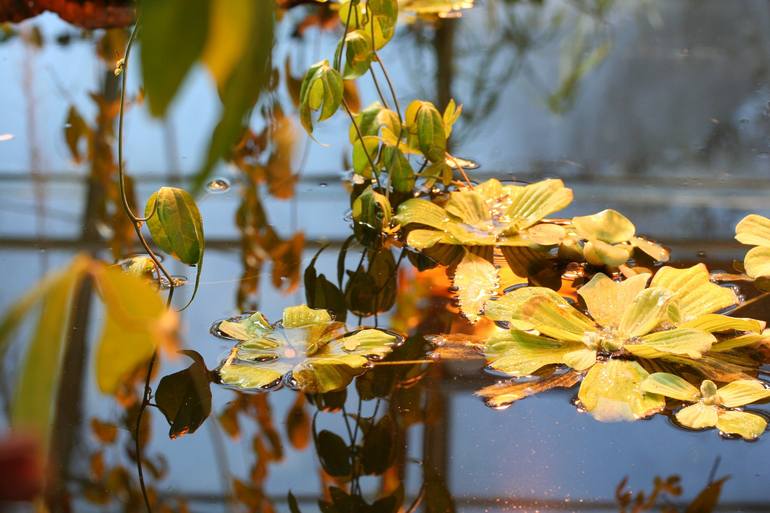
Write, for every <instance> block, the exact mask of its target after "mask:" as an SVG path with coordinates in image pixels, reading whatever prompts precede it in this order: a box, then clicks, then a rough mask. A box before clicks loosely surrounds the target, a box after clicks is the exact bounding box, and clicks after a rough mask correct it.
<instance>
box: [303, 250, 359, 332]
mask: <svg viewBox="0 0 770 513" xmlns="http://www.w3.org/2000/svg"><path fill="white" fill-rule="evenodd" d="M323 249H324V248H321V249H319V250H318V252H317V253H316V254H315V256H314V257H313V259H312V260H311V261H310V264H308V266H307V268H305V280H304V281H305V299H306V300H307V304H308V306H309V307H310V308H322V309H325V310H329V311H330V312H331V313H332V314H334V318H335V319H336V320H338V321H340V322H345V319H346V317H347V313H348V309H347V306H346V304H345V296H344V295H343V294H342V292H341V291H340V289H338V288H337V286H336V285H334V284H333V283H332V282H330V281H329V280H328V279H326V276H325V275H324V274H318V272H317V271H316V269H315V263H316V260H318V256H319V255H320V254H321V251H323Z"/></svg>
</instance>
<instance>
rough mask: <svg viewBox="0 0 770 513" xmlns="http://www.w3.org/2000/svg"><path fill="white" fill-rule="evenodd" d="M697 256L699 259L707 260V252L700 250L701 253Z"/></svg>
mask: <svg viewBox="0 0 770 513" xmlns="http://www.w3.org/2000/svg"><path fill="white" fill-rule="evenodd" d="M695 255H696V256H697V257H698V258H706V252H705V251H703V250H700V251H698V252H697V253H695Z"/></svg>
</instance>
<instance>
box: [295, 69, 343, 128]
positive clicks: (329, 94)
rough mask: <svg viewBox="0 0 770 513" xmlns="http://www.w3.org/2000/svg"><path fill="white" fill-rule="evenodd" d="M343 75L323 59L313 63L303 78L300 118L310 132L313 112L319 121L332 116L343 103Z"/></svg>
mask: <svg viewBox="0 0 770 513" xmlns="http://www.w3.org/2000/svg"><path fill="white" fill-rule="evenodd" d="M342 92H343V85H342V76H341V75H340V74H339V72H338V71H337V70H335V69H334V68H332V67H331V66H330V65H329V61H328V60H323V61H320V62H317V63H316V64H314V65H312V66H311V67H310V68H309V69H308V70H307V73H306V74H305V78H304V79H303V80H302V86H301V87H300V92H299V102H300V104H299V119H300V121H301V122H302V126H303V127H305V130H307V132H308V133H309V134H312V133H313V118H312V113H313V112H315V111H319V114H318V121H323V120H324V119H327V118H330V117H331V116H332V115H334V113H335V112H337V110H338V109H339V108H340V105H341V104H342Z"/></svg>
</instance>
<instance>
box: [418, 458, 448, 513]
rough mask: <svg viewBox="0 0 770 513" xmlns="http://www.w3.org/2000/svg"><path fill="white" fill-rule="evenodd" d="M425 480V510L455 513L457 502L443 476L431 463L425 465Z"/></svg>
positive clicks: (428, 512) (436, 512)
mask: <svg viewBox="0 0 770 513" xmlns="http://www.w3.org/2000/svg"><path fill="white" fill-rule="evenodd" d="M423 472H424V477H423V479H424V480H425V482H424V485H423V486H425V511H426V512H427V513H454V512H455V504H454V499H452V494H451V493H450V492H449V489H448V488H447V485H446V483H445V482H444V479H443V477H441V476H440V475H439V474H438V473H437V472H436V471H435V470H433V469H432V468H431V467H430V465H424V466H423Z"/></svg>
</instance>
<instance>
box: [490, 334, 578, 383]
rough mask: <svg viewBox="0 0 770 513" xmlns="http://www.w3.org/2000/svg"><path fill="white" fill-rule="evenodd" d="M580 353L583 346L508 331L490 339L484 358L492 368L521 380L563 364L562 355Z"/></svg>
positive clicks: (563, 357) (563, 356)
mask: <svg viewBox="0 0 770 513" xmlns="http://www.w3.org/2000/svg"><path fill="white" fill-rule="evenodd" d="M580 349H584V346H582V344H578V343H574V342H562V341H559V340H553V339H550V338H546V337H540V336H537V335H532V334H529V333H526V332H524V331H519V330H510V331H507V332H504V333H501V334H498V335H497V336H495V337H493V338H492V339H491V340H490V341H489V342H488V343H487V346H486V349H485V354H486V356H487V363H488V365H489V366H490V367H491V368H493V369H495V370H497V371H500V372H503V373H505V374H509V375H511V376H516V377H520V376H529V375H532V374H533V373H534V372H535V371H537V370H538V369H540V368H541V367H544V366H546V365H552V364H559V363H564V359H565V355H567V354H568V353H571V352H573V351H577V350H580Z"/></svg>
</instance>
